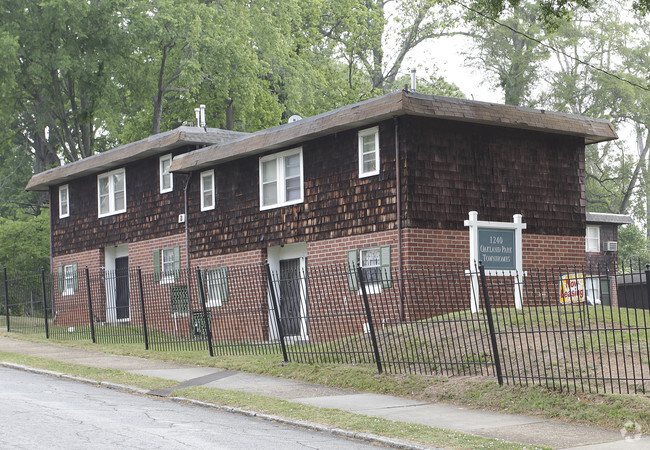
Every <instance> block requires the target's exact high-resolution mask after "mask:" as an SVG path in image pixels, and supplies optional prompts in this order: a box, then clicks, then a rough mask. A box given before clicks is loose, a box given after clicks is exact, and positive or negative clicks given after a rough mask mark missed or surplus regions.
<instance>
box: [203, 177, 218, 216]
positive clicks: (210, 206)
mask: <svg viewBox="0 0 650 450" xmlns="http://www.w3.org/2000/svg"><path fill="white" fill-rule="evenodd" d="M206 177H209V178H210V181H211V184H212V189H211V190H212V192H211V193H210V199H211V202H212V203H211V204H209V205H206V204H205V194H206V192H205V185H204V181H203V180H205V178H206ZM215 190H216V187H215V180H214V170H206V171H204V172H201V211H209V210H211V209H214V203H215Z"/></svg>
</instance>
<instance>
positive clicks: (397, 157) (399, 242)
mask: <svg viewBox="0 0 650 450" xmlns="http://www.w3.org/2000/svg"><path fill="white" fill-rule="evenodd" d="M393 123H394V124H395V184H396V185H397V191H396V197H397V271H398V277H397V282H398V286H397V288H398V289H399V320H400V321H401V322H403V321H404V320H405V317H404V295H403V294H404V279H403V277H402V264H403V258H402V181H401V173H400V151H399V150H400V149H399V120H398V118H397V117H395V118H393Z"/></svg>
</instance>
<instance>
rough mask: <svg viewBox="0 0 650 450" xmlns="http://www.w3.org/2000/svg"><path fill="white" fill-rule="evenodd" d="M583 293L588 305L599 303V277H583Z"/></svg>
mask: <svg viewBox="0 0 650 450" xmlns="http://www.w3.org/2000/svg"><path fill="white" fill-rule="evenodd" d="M585 294H586V296H587V303H588V304H590V305H600V304H601V300H600V279H599V278H591V277H585Z"/></svg>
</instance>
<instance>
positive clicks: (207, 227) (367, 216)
mask: <svg viewBox="0 0 650 450" xmlns="http://www.w3.org/2000/svg"><path fill="white" fill-rule="evenodd" d="M393 130H394V128H393V122H392V121H386V122H382V123H381V124H380V125H379V131H380V158H381V172H380V174H379V175H377V176H371V177H367V178H362V179H360V178H359V174H358V172H359V168H358V166H359V161H358V144H357V142H358V140H357V131H358V130H349V131H345V132H342V133H337V134H332V135H330V136H326V137H323V138H319V139H315V140H312V141H308V142H305V143H303V144H302V150H303V166H304V167H303V173H304V179H305V186H304V188H305V189H304V195H305V201H304V202H303V203H300V204H297V205H291V206H284V207H279V208H274V209H269V210H265V211H260V204H259V184H258V183H259V156H257V155H255V156H250V157H247V158H242V159H239V160H235V161H230V162H227V163H224V164H221V165H217V166H214V170H215V183H216V208H215V210H214V211H207V212H203V213H201V212H200V211H199V209H200V208H199V204H198V199H199V191H198V189H199V185H198V179H195V178H193V179H192V181H191V187H190V191H191V194H190V211H191V213H190V216H189V220H190V222H189V224H190V231H191V232H190V248H191V252H192V257H194V258H199V257H207V256H212V255H218V254H224V253H231V252H242V251H248V250H254V249H260V248H266V247H269V246H273V245H279V244H290V243H293V242H304V241H307V242H311V241H317V240H322V239H331V238H336V237H343V236H351V235H358V234H364V233H371V232H377V231H384V230H389V229H393V228H394V227H395V219H396V215H395V210H396V207H395V202H396V199H395V187H394V183H395V164H394V160H395V159H394V153H395V146H394V145H395V144H394V141H395V137H394V131H393ZM290 148H291V147H290ZM290 148H283V149H280V150H278V152H279V151H283V150H289V149H290ZM273 153H276V152H269V153H266V154H273ZM261 156H264V155H261Z"/></svg>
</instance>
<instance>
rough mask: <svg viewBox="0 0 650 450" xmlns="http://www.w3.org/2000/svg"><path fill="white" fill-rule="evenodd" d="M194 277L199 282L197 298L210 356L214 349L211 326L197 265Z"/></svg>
mask: <svg viewBox="0 0 650 450" xmlns="http://www.w3.org/2000/svg"><path fill="white" fill-rule="evenodd" d="M188 275H189V274H188ZM196 279H197V280H198V284H199V300H200V301H201V309H202V310H203V321H204V322H205V332H206V334H207V335H208V348H209V349H210V356H214V349H213V348H212V327H211V325H210V319H209V318H208V307H207V306H206V304H205V290H204V288H203V277H202V276H201V269H199V268H198V267H197V268H196ZM188 281H189V280H188ZM188 284H189V283H188ZM188 303H189V300H188Z"/></svg>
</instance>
